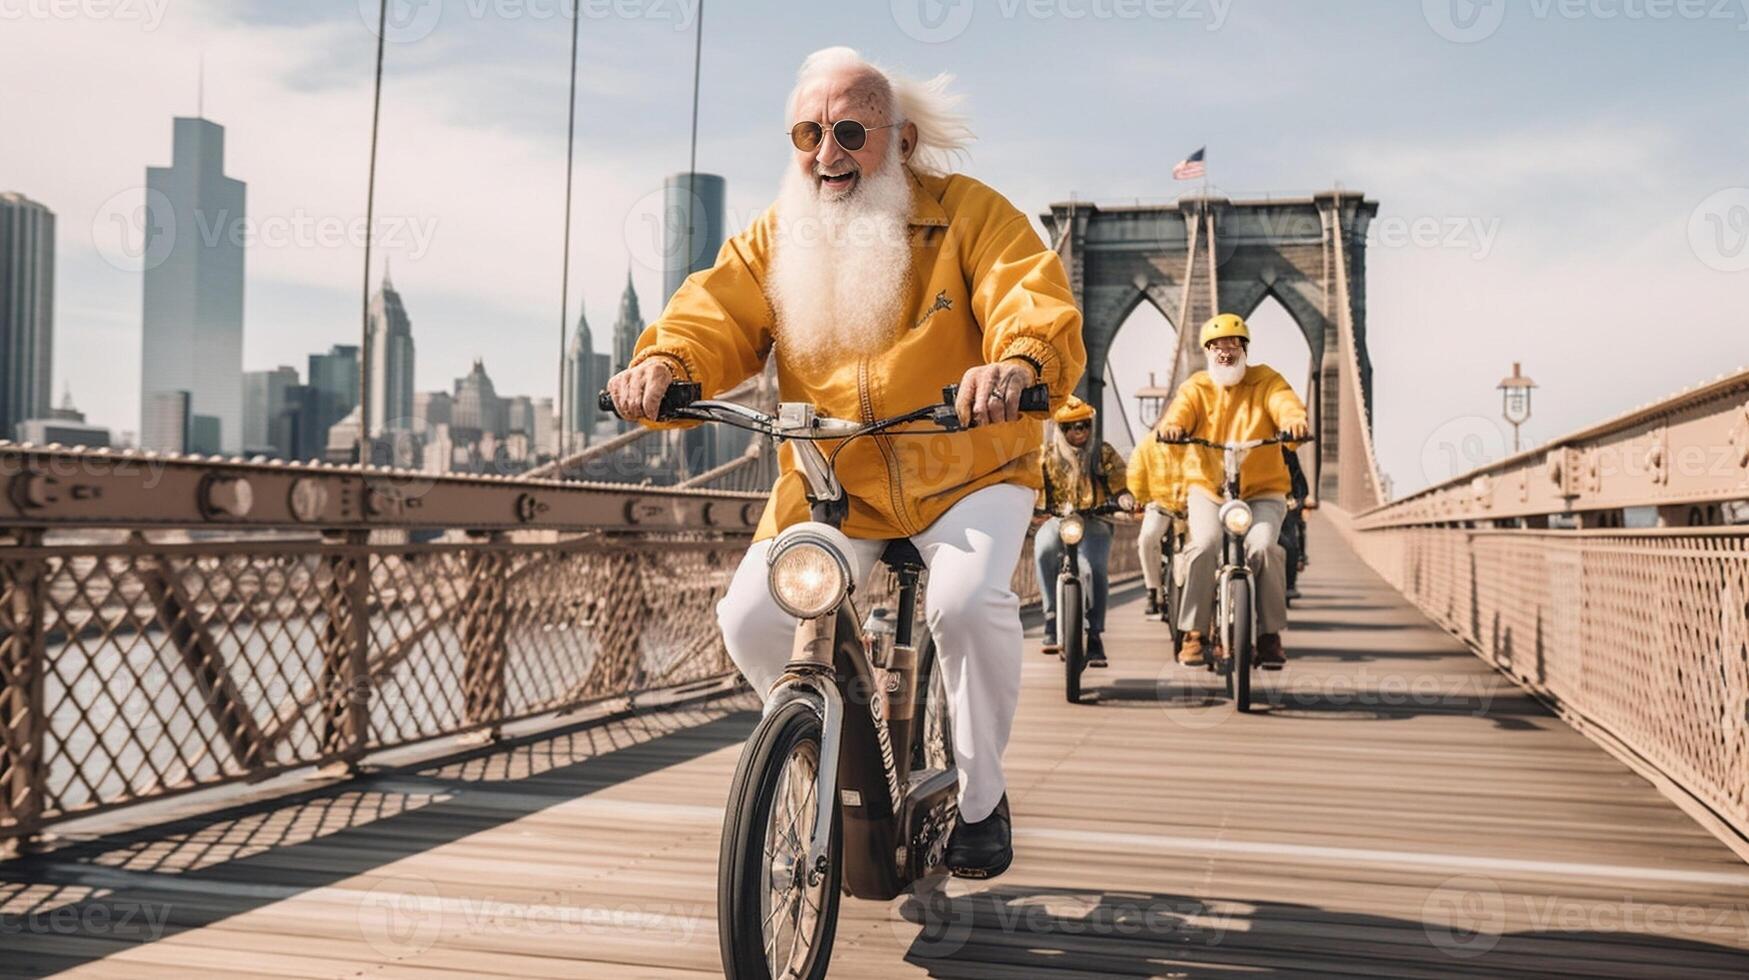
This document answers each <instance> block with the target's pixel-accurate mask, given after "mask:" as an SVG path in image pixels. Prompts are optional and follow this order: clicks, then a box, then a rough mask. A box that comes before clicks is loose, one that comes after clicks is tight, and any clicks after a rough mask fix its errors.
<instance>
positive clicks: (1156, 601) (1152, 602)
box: [1142, 589, 1160, 617]
mask: <svg viewBox="0 0 1749 980" xmlns="http://www.w3.org/2000/svg"><path fill="white" fill-rule="evenodd" d="M1142 615H1143V616H1150V617H1152V616H1158V615H1160V590H1159V589H1149V590H1148V604H1147V606H1145V607H1144V608H1143V609H1142Z"/></svg>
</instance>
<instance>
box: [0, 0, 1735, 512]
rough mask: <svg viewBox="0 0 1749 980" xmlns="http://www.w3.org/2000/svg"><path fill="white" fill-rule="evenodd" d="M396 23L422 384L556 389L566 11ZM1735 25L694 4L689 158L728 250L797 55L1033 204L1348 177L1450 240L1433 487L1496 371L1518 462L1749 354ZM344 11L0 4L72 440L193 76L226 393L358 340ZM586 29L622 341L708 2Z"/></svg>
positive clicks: (398, 207) (1550, 9)
mask: <svg viewBox="0 0 1749 980" xmlns="http://www.w3.org/2000/svg"><path fill="white" fill-rule="evenodd" d="M397 2H398V3H400V4H401V5H400V6H398V7H397V8H396V9H397V11H398V12H399V13H402V14H404V15H405V16H406V23H407V25H408V26H407V27H406V28H404V29H401V30H393V31H391V38H392V39H393V43H390V44H389V45H388V60H387V68H386V73H385V93H384V107H383V126H382V130H383V131H382V146H381V157H380V163H379V185H378V187H379V191H378V201H377V212H378V215H379V216H380V217H383V218H384V219H385V221H386V222H389V223H392V225H393V231H388V230H385V231H383V232H381V233H380V234H381V235H385V236H388V240H387V241H386V242H385V244H384V245H383V247H382V248H381V249H380V252H381V253H387V254H388V255H392V256H393V262H394V267H393V268H394V279H395V282H396V285H397V286H398V287H399V288H400V289H401V291H402V293H403V296H404V298H405V300H406V304H407V308H408V311H409V313H410V315H411V317H412V319H413V324H414V332H415V337H416V340H417V344H418V367H417V384H418V386H419V388H421V389H432V388H439V387H444V388H447V387H448V386H449V384H450V382H451V379H453V378H454V377H456V376H459V375H461V374H463V373H465V372H466V370H467V367H468V365H469V363H470V360H471V358H472V357H474V356H481V357H484V358H485V360H486V366H487V368H488V370H489V371H490V372H491V373H492V375H493V378H494V380H495V381H496V383H497V386H498V388H499V390H500V391H504V392H527V393H530V394H534V395H542V394H551V393H552V392H553V390H554V387H555V383H556V376H557V364H556V357H557V352H558V348H559V328H560V314H559V268H560V246H561V240H560V239H561V234H560V228H561V219H562V213H561V212H562V191H563V186H562V179H563V164H564V123H565V85H566V63H567V58H568V55H569V43H570V30H569V29H570V23H569V20H568V18H566V17H564V16H559V13H560V11H561V10H562V9H564V7H565V5H564V4H563V3H562V2H561V0H453V2H444V3H441V4H438V3H437V0H429V3H407V2H406V0H397ZM1746 4H1749V0H1727V2H1723V3H1721V2H1719V0H1705V2H1704V3H1702V2H1699V0H1669V2H1668V3H1661V2H1660V0H1649V3H1648V0H1564V2H1562V0H1523V2H1521V3H1520V2H1515V3H1510V4H1503V3H1500V2H1498V0H1497V2H1495V3H1486V2H1484V3H1481V4H1472V3H1471V0H1425V2H1405V0H1396V2H1384V0H1379V2H1367V0H1349V2H1342V3H1336V2H1320V3H1311V2H1303V0H1302V2H1289V0H1281V2H1268V0H1222V2H1220V3H1216V2H1214V0H1196V2H1184V0H1179V2H1168V0H1159V2H1155V3H1148V2H1146V0H1030V2H1028V0H953V2H948V3H942V2H939V0H892V2H888V0H871V2H859V3H854V4H833V5H826V4H819V3H801V2H794V3H790V2H775V0H763V2H761V0H737V2H735V3H725V2H722V0H716V2H714V3H711V4H710V5H709V6H708V7H707V8H706V9H705V11H704V82H703V96H702V100H701V116H702V118H701V120H700V129H699V167H700V169H702V170H709V171H714V172H717V173H721V174H723V175H724V176H725V177H726V178H727V180H728V186H729V212H730V215H729V218H730V223H731V224H732V225H738V224H739V223H742V222H744V221H745V220H746V218H747V217H748V216H750V215H751V214H753V213H756V212H757V211H758V210H759V209H760V208H762V207H763V206H764V205H765V204H766V203H767V202H768V201H769V198H770V196H771V195H772V193H773V191H774V189H775V186H776V180H777V176H778V174H779V170H780V168H781V167H782V166H783V165H784V164H785V161H786V152H787V151H786V144H785V142H784V137H783V128H784V120H783V119H782V100H783V96H784V94H785V92H786V91H787V89H788V87H789V84H790V81H791V79H792V77H793V73H794V70H795V65H796V64H797V63H798V62H799V61H800V59H801V58H802V57H803V56H804V55H805V54H806V53H807V52H809V51H811V50H814V49H816V48H819V47H822V46H825V45H829V44H839V43H847V44H851V45H853V46H856V47H858V48H860V49H862V50H863V51H864V53H865V54H867V55H868V56H870V57H872V58H874V59H876V60H879V61H882V62H884V63H887V64H889V65H891V66H893V67H895V68H897V69H899V70H901V71H905V72H908V73H912V74H919V75H922V74H933V73H935V72H938V71H951V72H953V73H955V74H956V75H958V77H959V80H960V85H961V89H962V90H963V91H964V92H965V94H966V95H967V96H968V109H969V111H970V112H971V114H972V118H973V123H974V127H975V128H976V130H977V131H978V133H979V136H980V140H979V142H978V143H977V144H976V146H975V147H974V150H973V153H972V156H971V159H970V161H969V162H968V164H967V166H966V168H965V169H966V170H967V171H968V172H970V173H972V174H973V175H975V176H977V177H979V178H980V179H983V180H985V181H986V182H988V183H990V184H992V185H994V186H995V187H996V188H998V189H999V190H1001V191H1002V192H1003V193H1005V194H1007V195H1008V196H1009V197H1010V198H1011V199H1012V200H1014V201H1015V202H1016V204H1018V205H1019V206H1020V207H1021V208H1022V209H1024V210H1026V211H1028V212H1029V213H1034V214H1036V213H1038V212H1039V211H1041V210H1043V209H1044V207H1045V206H1046V205H1047V204H1048V203H1049V202H1050V201H1052V200H1061V199H1065V198H1067V197H1068V196H1069V194H1070V193H1074V194H1075V195H1077V196H1078V197H1079V198H1081V199H1083V200H1093V201H1096V202H1097V201H1111V202H1127V201H1133V200H1136V199H1141V200H1144V201H1149V200H1154V201H1163V200H1169V199H1170V198H1172V197H1173V196H1175V195H1176V194H1178V193H1179V192H1180V191H1181V190H1183V189H1184V187H1185V185H1175V184H1174V183H1173V182H1172V181H1171V180H1170V179H1169V178H1168V171H1169V169H1170V167H1171V165H1172V163H1173V162H1174V161H1176V160H1177V159H1179V158H1180V157H1182V156H1183V155H1184V154H1185V153H1187V152H1189V151H1190V150H1192V149H1195V148H1196V147H1197V146H1199V145H1205V144H1206V145H1207V146H1208V148H1209V151H1208V152H1209V167H1210V174H1211V178H1212V180H1213V183H1214V184H1215V186H1216V187H1217V189H1219V190H1223V191H1226V192H1228V193H1230V194H1233V195H1235V196H1240V195H1249V194H1254V193H1265V192H1267V193H1277V194H1281V193H1292V192H1296V191H1298V192H1304V191H1308V190H1312V189H1316V188H1324V187H1329V186H1331V185H1332V184H1334V183H1338V182H1340V183H1341V184H1342V185H1343V186H1345V187H1347V188H1351V189H1360V190H1364V191H1366V192H1367V193H1368V194H1369V195H1371V196H1372V197H1374V198H1376V199H1377V200H1378V201H1379V202H1380V219H1381V224H1382V226H1383V227H1384V228H1386V229H1390V228H1396V229H1399V230H1402V229H1406V228H1409V227H1412V226H1413V223H1414V222H1416V221H1420V222H1423V223H1424V224H1425V223H1426V222H1429V221H1431V222H1437V223H1438V226H1439V227H1441V228H1452V227H1455V228H1460V229H1462V233H1461V234H1459V235H1456V236H1455V237H1453V236H1447V235H1444V234H1442V235H1440V236H1437V238H1438V240H1423V241H1420V242H1417V241H1414V240H1412V239H1413V236H1403V235H1399V236H1397V237H1396V238H1394V239H1393V238H1389V237H1388V236H1384V235H1381V236H1380V237H1379V239H1378V240H1376V241H1375V242H1374V243H1373V244H1372V245H1371V246H1370V247H1369V254H1368V273H1369V275H1368V289H1369V321H1370V330H1371V336H1372V355H1373V360H1374V364H1375V367H1376V370H1377V406H1376V430H1377V443H1378V446H1379V451H1380V454H1381V457H1382V460H1381V461H1382V463H1383V465H1384V466H1385V468H1386V470H1387V471H1388V472H1389V473H1390V474H1391V476H1392V477H1393V479H1394V480H1395V483H1396V485H1397V488H1398V489H1399V491H1402V490H1408V489H1412V488H1414V487H1416V486H1419V485H1422V484H1424V483H1426V482H1427V481H1428V480H1430V479H1432V478H1435V477H1441V476H1444V475H1446V474H1447V472H1449V470H1450V463H1449V459H1450V457H1451V453H1450V452H1449V446H1450V445H1452V444H1454V440H1457V441H1460V442H1463V444H1465V445H1470V446H1480V447H1482V451H1483V452H1492V451H1493V450H1494V449H1496V448H1498V447H1500V446H1503V445H1504V440H1505V439H1506V438H1507V437H1506V436H1505V435H1504V433H1502V432H1501V431H1500V429H1499V428H1498V426H1497V425H1495V424H1494V423H1493V421H1492V420H1493V418H1494V417H1495V415H1496V414H1497V410H1498V400H1497V395H1496V394H1495V392H1494V384H1495V382H1496V381H1498V379H1499V378H1500V376H1501V375H1503V374H1505V373H1507V371H1508V370H1509V368H1510V365H1511V362H1512V361H1514V360H1521V361H1523V362H1525V370H1526V372H1527V373H1529V374H1531V375H1532V376H1533V377H1535V378H1536V380H1537V381H1538V382H1539V383H1540V384H1541V385H1542V388H1541V389H1540V390H1539V392H1538V403H1537V411H1536V416H1535V418H1534V419H1533V420H1532V422H1531V424H1530V426H1529V427H1528V434H1529V435H1530V436H1531V437H1532V438H1544V437H1550V436H1555V435H1558V434H1559V433H1561V432H1563V431H1566V430H1569V429H1572V428H1576V427H1578V426H1580V425H1582V424H1585V423H1587V422H1591V421H1594V420H1596V419H1598V418H1601V417H1603V416H1606V415H1609V414H1613V413H1615V412H1618V411H1622V410H1625V409H1627V408H1631V407H1633V406H1634V405H1637V404H1639V403H1642V402H1644V401H1647V400H1650V399H1652V398H1656V397H1659V396H1661V395H1664V394H1667V393H1669V392H1670V391H1672V390H1675V389H1677V388H1680V387H1682V386H1684V385H1687V384H1691V383H1693V382H1696V381H1699V380H1701V379H1702V378H1710V377H1712V376H1713V375H1716V374H1718V373H1720V372H1721V371H1725V370H1729V369H1733V368H1735V367H1737V366H1739V365H1742V364H1745V363H1749V271H1742V270H1741V269H1739V268H1738V267H1739V266H1740V265H1742V264H1743V263H1742V262H1739V261H1737V258H1738V257H1739V256H1740V255H1741V252H1740V251H1739V250H1736V248H1735V246H1737V245H1738V244H1739V243H1737V242H1736V241H1735V239H1734V238H1733V236H1734V235H1735V234H1736V229H1738V228H1739V227H1742V226H1740V225H1738V224H1733V223H1732V222H1731V219H1733V218H1736V217H1737V216H1738V213H1739V210H1742V209H1749V189H1746V188H1749V127H1746V126H1745V125H1744V124H1745V121H1746V120H1749V30H1746V29H1745V28H1749V12H1746V11H1745V5H1746ZM361 6H362V7H365V8H371V9H370V13H371V15H372V17H371V19H372V21H373V23H374V6H375V4H374V0H306V2H301V3H297V4H286V3H279V2H257V3H245V4H239V3H229V4H223V3H209V2H200V0H107V2H105V3H99V2H97V0H69V2H67V3H65V4H61V5H58V6H57V5H53V4H50V3H48V2H47V0H0V85H3V86H4V91H6V93H7V97H6V98H5V99H4V101H0V132H5V133H6V134H7V138H6V139H5V140H4V141H0V189H5V190H17V191H22V192H24V193H25V194H27V195H30V196H31V197H34V198H36V199H38V200H41V201H43V202H44V203H46V204H48V205H49V206H50V207H51V208H53V209H54V210H55V211H56V212H57V214H58V215H59V219H60V228H59V244H58V259H59V281H58V288H57V302H58V307H59V315H58V324H57V351H56V371H57V373H56V378H57V380H56V388H57V392H58V390H59V389H60V387H61V385H62V381H63V379H64V380H66V381H68V382H70V383H71V385H72V388H73V393H74V397H75V399H76V401H78V402H79V404H80V405H81V407H83V408H85V409H86V410H87V411H88V412H89V413H90V414H91V415H92V416H93V418H94V420H95V421H98V422H100V423H103V424H108V425H111V426H113V427H115V428H134V427H135V425H136V420H135V415H136V413H137V407H136V403H137V390H138V383H139V379H138V348H139V317H140V309H139V307H140V277H139V273H138V271H137V268H129V259H128V254H127V249H126V244H127V243H126V240H125V234H126V227H125V224H126V218H127V216H128V215H129V214H131V213H133V209H135V208H137V206H138V203H139V202H140V201H143V191H142V190H141V189H140V188H141V185H142V184H143V182H144V169H145V167H146V166H148V165H160V164H165V163H168V157H169V148H170V128H171V127H170V118H171V117H172V116H173V115H178V114H190V113H192V112H193V110H194V107H195V98H196V95H195V89H196V85H195V79H196V74H197V68H196V66H197V65H198V64H199V63H200V61H201V59H202V58H203V57H204V60H205V65H206V95H205V107H206V114H207V116H208V117H209V118H211V119H213V120H215V121H217V122H219V123H221V124H222V125H224V126H225V127H226V129H227V140H228V156H229V160H228V170H229V172H230V173H231V175H232V176H235V177H239V178H241V179H243V180H245V181H247V182H248V184H249V209H250V217H251V219H252V220H253V221H256V222H260V223H261V231H262V236H263V237H262V239H261V240H260V241H259V242H257V243H256V244H253V245H251V247H250V251H249V256H248V284H247V300H246V327H245V354H244V357H245V364H246V367H248V368H250V369H258V368H265V367H271V366H274V365H277V364H293V365H297V366H299V367H300V368H301V367H302V366H303V361H304V356H305V355H306V354H307V353H308V352H310V351H313V350H318V349H325V348H326V347H327V346H328V345H329V344H332V343H336V342H355V341H356V337H357V333H358V321H359V314H358V303H359V291H360V276H361V274H362V265H361V263H362V252H361V250H360V248H359V247H358V243H357V242H355V241H352V240H349V239H348V237H347V236H346V235H345V234H343V233H337V234H336V235H330V236H327V237H324V236H321V235H318V234H316V232H314V231H312V230H310V229H315V228H320V227H328V228H330V230H332V229H334V228H335V227H340V226H344V225H345V224H346V223H347V222H351V223H353V224H356V223H357V221H358V219H359V217H360V216H361V215H362V213H363V204H364V201H363V197H364V195H363V190H364V165H365V159H366V149H367V135H368V125H369V111H370V101H369V98H370V87H369V85H370V72H371V58H372V56H373V54H374V48H375V37H374V35H373V34H372V32H371V30H370V29H368V27H367V23H366V16H365V12H364V11H362V10H361ZM583 9H584V12H585V14H584V19H583V21H582V23H581V25H580V26H581V37H582V53H581V61H582V69H581V76H580V92H579V100H578V154H579V155H578V183H577V201H576V205H575V208H574V236H573V272H572V293H571V295H572V312H571V316H572V317H575V315H576V314H575V309H576V305H577V302H578V297H579V296H580V297H581V300H582V301H583V302H584V303H585V304H586V309H587V311H588V313H589V314H590V317H591V320H592V323H594V325H595V327H596V329H597V337H598V346H605V345H606V343H607V341H606V336H605V334H606V330H607V327H608V325H609V321H610V319H611V315H612V312H613V308H614V305H615V302H616V300H617V297H618V293H619V289H620V286H621V284H622V283H623V282H624V279H625V275H626V271H627V268H628V267H629V268H630V269H631V271H632V275H633V277H634V279H635V280H636V282H637V284H638V286H639V289H640V291H641V292H642V293H643V295H644V297H645V308H646V314H647V315H648V314H653V313H654V307H655V305H656V303H657V297H656V295H655V294H656V292H657V290H658V288H659V277H658V274H657V271H656V268H655V249H654V247H653V245H652V243H651V242H650V240H649V239H650V235H649V230H648V225H647V217H648V214H649V213H650V211H651V210H652V206H653V205H652V199H653V197H654V196H655V195H658V194H659V192H660V188H661V182H662V178H663V176H664V175H666V174H668V173H671V172H674V171H676V170H680V169H683V168H684V167H685V165H686V152H687V126H688V113H689V110H690V98H691V56H692V44H693V34H692V29H693V27H694V25H695V23H696V20H697V16H698V10H697V5H696V2H695V0H617V2H610V0H583ZM968 15H969V19H967V18H968ZM1472 17H1473V19H1472ZM924 23H934V24H938V25H943V26H942V27H941V28H940V30H939V31H938V32H937V33H936V34H934V35H930V34H929V32H928V30H926V29H920V28H919V25H920V24H924ZM1465 24H1468V25H1471V26H1470V27H1469V31H1470V34H1467V35H1466V34H1465V28H1464V27H1463V26H1462V25H1465ZM1454 25H1455V26H1454ZM1442 32H1443V33H1442ZM1476 34H1484V35H1485V36H1481V37H1479V38H1477V37H1475V36H1474V35H1476ZM919 36H922V38H923V39H920V37H919ZM1454 38H1456V39H1455V40H1454ZM1742 213H1743V214H1744V215H1749V210H1742ZM118 217H120V218H121V219H122V221H121V223H120V224H118V223H117V218H118ZM1709 222H1711V224H1709ZM300 225H301V226H302V227H303V228H304V229H305V230H304V231H299V230H297V229H298V227H299V226H300ZM1708 235H1713V236H1715V237H1714V238H1713V239H1712V240H1711V241H1712V242H1713V244H1709V239H1708ZM270 238H271V240H269V239H270ZM379 241H383V239H382V238H381V237H379ZM1258 320H1259V330H1260V333H1261V334H1262V339H1261V341H1260V343H1259V346H1258V351H1257V355H1258V357H1259V359H1262V360H1269V361H1272V362H1275V363H1277V364H1278V365H1279V366H1284V367H1285V368H1286V370H1285V371H1284V373H1287V374H1288V376H1289V377H1290V378H1291V379H1294V380H1296V381H1297V380H1298V379H1299V378H1300V377H1302V376H1303V365H1304V363H1305V352H1304V349H1303V344H1299V343H1298V342H1297V341H1296V340H1295V339H1294V336H1293V331H1292V327H1291V324H1289V323H1288V321H1287V320H1286V318H1285V315H1283V314H1282V313H1281V312H1280V311H1279V310H1275V309H1266V310H1265V311H1264V312H1262V313H1261V314H1260V315H1259V317H1258ZM1119 343H1120V354H1121V360H1122V364H1123V365H1124V367H1123V369H1121V370H1120V373H1119V381H1120V385H1122V386H1124V387H1128V386H1131V385H1133V384H1136V383H1139V382H1140V381H1141V380H1142V379H1143V377H1144V376H1145V369H1146V367H1147V366H1148V365H1150V364H1154V363H1158V365H1159V366H1160V367H1161V368H1162V369H1163V368H1164V366H1165V358H1166V353H1165V352H1166V351H1167V350H1169V339H1168V338H1167V336H1166V333H1165V328H1164V326H1163V324H1162V323H1161V322H1160V320H1159V318H1158V317H1157V316H1155V315H1152V314H1150V313H1149V312H1147V311H1146V310H1144V311H1143V312H1142V313H1140V314H1138V316H1137V318H1136V320H1135V321H1134V322H1133V328H1132V327H1126V329H1125V332H1124V335H1123V336H1122V337H1121V338H1120V341H1119ZM1132 407H1133V405H1132Z"/></svg>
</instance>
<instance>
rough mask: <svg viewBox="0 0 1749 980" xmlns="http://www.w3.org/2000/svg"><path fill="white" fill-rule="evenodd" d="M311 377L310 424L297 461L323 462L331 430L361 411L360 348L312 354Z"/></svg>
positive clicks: (346, 346) (345, 346)
mask: <svg viewBox="0 0 1749 980" xmlns="http://www.w3.org/2000/svg"><path fill="white" fill-rule="evenodd" d="M309 376H310V382H309V391H308V392H307V393H306V395H305V406H304V409H305V413H306V417H307V421H308V424H307V425H305V426H303V427H302V430H301V432H300V438H299V440H298V442H299V445H298V449H297V452H296V453H294V454H293V457H292V458H294V459H320V458H322V456H323V454H324V453H325V452H326V451H327V448H328V430H329V429H330V428H332V427H333V426H334V423H336V422H339V421H340V420H341V419H342V418H344V417H345V416H346V413H348V412H350V411H352V410H353V409H354V408H356V407H358V346H357V345H356V344H335V345H334V346H333V347H332V348H330V349H329V351H328V353H326V354H311V355H310V372H309Z"/></svg>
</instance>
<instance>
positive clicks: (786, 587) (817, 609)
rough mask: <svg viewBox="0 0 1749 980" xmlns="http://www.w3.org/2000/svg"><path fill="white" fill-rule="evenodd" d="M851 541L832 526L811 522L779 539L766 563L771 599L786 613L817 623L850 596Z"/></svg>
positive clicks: (788, 530) (794, 527)
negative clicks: (816, 621)
mask: <svg viewBox="0 0 1749 980" xmlns="http://www.w3.org/2000/svg"><path fill="white" fill-rule="evenodd" d="M849 554H850V539H849V538H848V537H846V536H845V535H844V532H842V531H840V530H838V529H837V528H835V527H832V526H831V525H829V524H821V523H818V522H814V521H810V522H808V523H805V524H797V525H794V526H792V527H790V528H788V529H786V530H785V531H784V532H783V533H782V534H779V535H778V536H777V541H776V542H774V543H773V544H772V546H771V554H770V556H769V558H768V559H767V561H768V563H769V565H770V573H769V574H770V583H771V596H772V598H774V599H776V600H777V604H778V605H779V606H781V607H782V608H783V610H784V612H787V613H789V614H790V615H792V616H796V617H798V618H801V619H815V618H817V617H819V616H823V615H825V614H826V613H829V612H831V611H832V610H833V609H835V608H837V606H838V604H839V603H840V602H843V601H844V597H845V596H846V595H848V594H849V592H850V587H851V585H852V580H851V572H850V559H849V557H848V556H849Z"/></svg>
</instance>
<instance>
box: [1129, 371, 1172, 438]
mask: <svg viewBox="0 0 1749 980" xmlns="http://www.w3.org/2000/svg"><path fill="white" fill-rule="evenodd" d="M1172 395H1173V391H1172V389H1171V388H1162V387H1161V386H1160V383H1159V382H1158V381H1155V380H1154V372H1152V371H1149V372H1148V386H1147V387H1145V388H1142V389H1140V390H1139V391H1137V392H1136V415H1137V416H1138V417H1140V418H1141V420H1142V421H1143V422H1145V423H1147V424H1148V425H1149V426H1150V427H1152V426H1153V425H1155V424H1157V423H1158V422H1159V421H1160V416H1162V415H1164V414H1166V406H1167V404H1168V403H1170V402H1171V401H1172Z"/></svg>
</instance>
